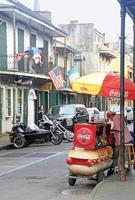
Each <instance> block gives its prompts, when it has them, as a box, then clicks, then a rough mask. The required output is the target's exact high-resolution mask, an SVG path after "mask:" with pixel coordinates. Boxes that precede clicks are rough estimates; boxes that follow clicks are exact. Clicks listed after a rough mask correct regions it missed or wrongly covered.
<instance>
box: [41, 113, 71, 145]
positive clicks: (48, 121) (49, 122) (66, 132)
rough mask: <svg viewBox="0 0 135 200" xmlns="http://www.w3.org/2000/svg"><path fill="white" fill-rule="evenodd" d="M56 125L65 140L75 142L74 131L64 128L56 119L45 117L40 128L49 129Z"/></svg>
mask: <svg viewBox="0 0 135 200" xmlns="http://www.w3.org/2000/svg"><path fill="white" fill-rule="evenodd" d="M52 124H53V125H54V126H55V127H57V128H56V129H57V130H58V131H59V132H61V134H63V139H66V140H68V141H69V142H73V140H74V133H73V132H72V131H69V130H67V129H66V128H65V127H64V126H62V125H61V123H60V122H59V121H57V120H56V119H49V118H48V117H47V115H43V118H42V120H40V121H39V127H40V128H42V129H48V127H49V126H50V125H52Z"/></svg>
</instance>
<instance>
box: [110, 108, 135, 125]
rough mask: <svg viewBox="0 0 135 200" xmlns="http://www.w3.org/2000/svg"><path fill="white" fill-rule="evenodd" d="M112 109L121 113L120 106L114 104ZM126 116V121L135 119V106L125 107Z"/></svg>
mask: <svg viewBox="0 0 135 200" xmlns="http://www.w3.org/2000/svg"><path fill="white" fill-rule="evenodd" d="M110 111H113V112H115V113H116V114H120V106H112V107H111V108H110ZM124 116H125V119H126V121H132V120H133V108H132V107H131V106H125V107H124Z"/></svg>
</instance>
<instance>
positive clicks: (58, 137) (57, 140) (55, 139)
mask: <svg viewBox="0 0 135 200" xmlns="http://www.w3.org/2000/svg"><path fill="white" fill-rule="evenodd" d="M54 135H55V137H53V136H52V138H51V142H52V143H53V144H55V145H58V144H60V143H61V142H62V140H63V135H62V134H61V132H59V131H55V133H54Z"/></svg>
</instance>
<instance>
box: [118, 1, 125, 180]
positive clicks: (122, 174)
mask: <svg viewBox="0 0 135 200" xmlns="http://www.w3.org/2000/svg"><path fill="white" fill-rule="evenodd" d="M120 14H121V36H120V152H119V153H120V166H121V170H120V172H119V178H120V181H125V180H126V174H125V146H124V141H125V140H124V139H125V138H124V69H125V62H124V61H125V16H126V0H123V1H121V12H120Z"/></svg>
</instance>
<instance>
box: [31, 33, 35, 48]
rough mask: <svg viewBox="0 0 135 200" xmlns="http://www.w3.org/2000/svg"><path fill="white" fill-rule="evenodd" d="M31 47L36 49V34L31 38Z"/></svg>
mask: <svg viewBox="0 0 135 200" xmlns="http://www.w3.org/2000/svg"><path fill="white" fill-rule="evenodd" d="M30 47H36V35H34V34H31V36H30Z"/></svg>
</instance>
